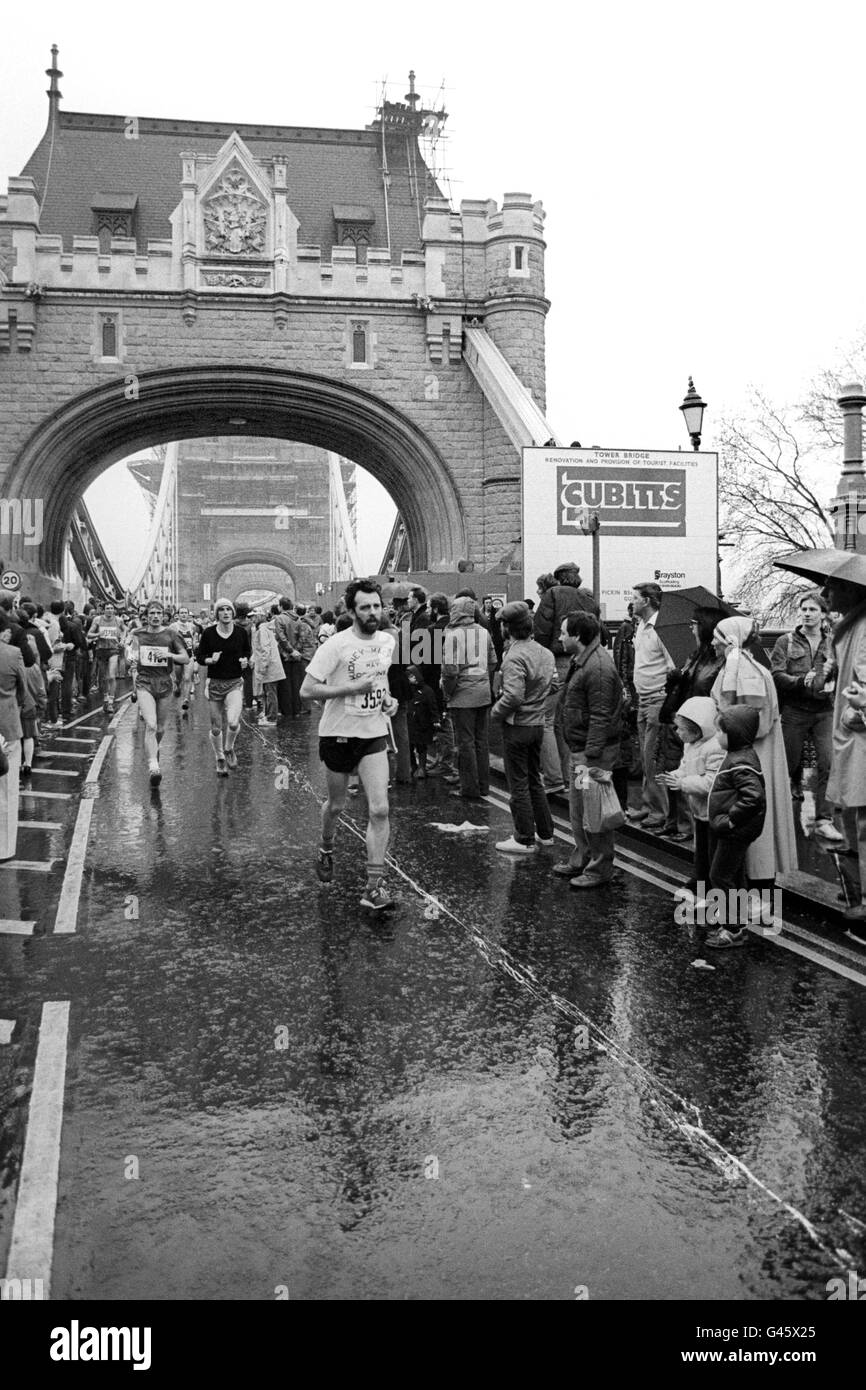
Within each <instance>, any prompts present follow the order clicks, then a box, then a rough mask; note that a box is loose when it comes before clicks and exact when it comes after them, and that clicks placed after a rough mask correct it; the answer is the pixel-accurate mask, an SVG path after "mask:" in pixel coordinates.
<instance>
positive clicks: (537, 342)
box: [484, 193, 549, 410]
mask: <svg viewBox="0 0 866 1390" xmlns="http://www.w3.org/2000/svg"><path fill="white" fill-rule="evenodd" d="M543 228H544V212H543V210H542V206H541V203H537V202H533V201H532V199H531V197H530V196H529V194H528V193H506V194H505V197H504V199H503V201H502V209H501V211H499V212H495V213H492V214H491V215H489V216H488V218H487V239H486V242H485V273H486V298H485V313H484V326H485V328H486V329H487V332H488V333H489V334H490V337H491V338H492V339H493V341H494V343H495V344H496V346H497V347H498V348H499V351H500V352H501V353H502V355H503V357H505V358H507V360H508V362H509V363H510V364H511V366H512V367H513V368H514V370H515V372H516V373H517V375H518V377H519V378H520V380H521V381H522V382H523V384H524V386H527V387H528V388H529V390H530V391H531V392H532V394H533V397H534V398H535V401H536V402H537V404H538V405H539V406H540V407H541V409H542V410H543V409H544V406H545V375H544V318H545V315H546V313H547V310H548V307H549V305H548V301H547V300H546V299H545V297H544V249H545V244H544V236H543Z"/></svg>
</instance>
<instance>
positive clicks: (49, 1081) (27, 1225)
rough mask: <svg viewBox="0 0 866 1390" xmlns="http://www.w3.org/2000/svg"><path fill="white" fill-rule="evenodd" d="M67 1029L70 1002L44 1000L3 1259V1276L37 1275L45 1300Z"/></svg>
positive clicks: (14, 1277)
mask: <svg viewBox="0 0 866 1390" xmlns="http://www.w3.org/2000/svg"><path fill="white" fill-rule="evenodd" d="M68 1034H69V1001H68V1000H63V1001H52V1002H50V1003H47V1004H43V1005H42V1020H41V1022H40V1025H39V1045H38V1047H37V1049H36V1066H35V1068H34V1072H33V1090H32V1091H31V1094H30V1107H29V1111H28V1115H27V1138H26V1139H25V1141H24V1157H23V1159H22V1162H21V1177H20V1180H19V1183H18V1200H17V1202H16V1204H15V1218H14V1221H13V1223H12V1240H11V1242H10V1246H9V1259H8V1261H7V1264H6V1278H7V1279H31V1280H32V1279H41V1280H42V1296H43V1298H46V1299H47V1298H50V1296H51V1293H50V1290H51V1265H52V1259H53V1255H54V1216H55V1212H56V1210H57V1183H58V1177H59V1172H60V1134H61V1130H62V1128H63V1094H64V1090H65V1086H66V1047H67V1039H68Z"/></svg>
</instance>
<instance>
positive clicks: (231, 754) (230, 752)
mask: <svg viewBox="0 0 866 1390" xmlns="http://www.w3.org/2000/svg"><path fill="white" fill-rule="evenodd" d="M237 765H238V755H237V753H236V752H235V750H234V749H233V748H227V749H226V766H227V767H237Z"/></svg>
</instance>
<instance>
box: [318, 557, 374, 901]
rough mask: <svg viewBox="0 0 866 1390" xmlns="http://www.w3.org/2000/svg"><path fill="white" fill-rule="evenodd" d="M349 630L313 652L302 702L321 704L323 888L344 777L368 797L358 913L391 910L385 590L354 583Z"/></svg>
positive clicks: (365, 581) (350, 590)
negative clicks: (356, 781)
mask: <svg viewBox="0 0 866 1390" xmlns="http://www.w3.org/2000/svg"><path fill="white" fill-rule="evenodd" d="M346 607H347V608H348V610H349V611H350V612H351V613H352V615H353V619H354V621H353V623H352V626H351V627H350V628H346V630H345V631H344V632H337V633H335V634H334V636H333V637H329V638H328V640H327V641H326V642H323V643H322V645H321V646H320V647H318V648H317V650H316V651H315V653H314V655H313V657H312V659H311V661H310V664H309V666H308V667H307V674H306V675H305V677H304V681H303V684H302V686H301V692H300V693H301V699H302V700H323V701H324V704H325V707H324V711H323V713H322V718H321V721H320V723H319V757H320V758H321V759H322V762H323V763H324V764H325V770H326V776H327V782H328V799H327V801H326V802H325V803H324V805H323V806H322V843H321V846H320V848H319V852H318V856H317V860H316V873H317V874H318V876H319V879H320V880H321V882H322V883H330V882H331V880H332V879H333V877H334V832H335V830H336V828H337V822H338V820H339V819H340V816H341V815H342V812H343V809H344V807H345V805H346V791H347V788H348V784H349V774H350V773H351V772H354V771H355V769H357V772H358V776H359V777H360V779H361V783H362V785H363V788H364V791H365V792H366V795H367V807H368V811H369V820H368V822H367V885H366V888H365V890H364V895H363V897H362V898H361V906H362V907H369V908H372V909H373V910H374V911H376V912H378V911H382V910H383V909H384V908H388V907H393V906H394V902H393V899H392V898H391V897H389V895H388V893H387V891H386V889H385V887H384V884H383V877H384V873H385V855H386V854H387V852H388V840H389V837H390V825H389V823H388V753H387V747H388V741H389V737H390V727H389V718H388V717H389V715H391V714H393V713H395V712H396V709H397V701H396V700H395V699H393V698H392V696H391V694H390V692H389V689H388V667H389V666H390V665H391V662H392V660H393V657H394V649H395V646H396V643H395V640H394V637H393V635H392V634H391V633H390V632H380V630H379V622H380V620H381V617H382V590H381V589H380V588H379V585H378V584H376V583H375V582H374V581H373V580H372V579H353V580H352V582H351V584H349V586H348V588H347V589H346Z"/></svg>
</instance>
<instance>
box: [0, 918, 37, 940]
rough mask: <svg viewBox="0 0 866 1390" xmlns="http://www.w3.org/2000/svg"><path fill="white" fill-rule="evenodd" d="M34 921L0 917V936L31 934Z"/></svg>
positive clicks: (34, 924)
mask: <svg viewBox="0 0 866 1390" xmlns="http://www.w3.org/2000/svg"><path fill="white" fill-rule="evenodd" d="M35 926H36V923H35V922H21V921H19V920H18V919H17V918H15V917H4V918H0V936H32V935H33V928H34V927H35Z"/></svg>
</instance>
